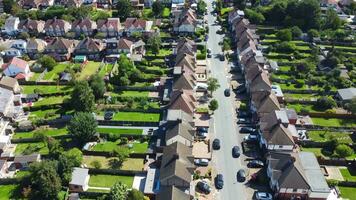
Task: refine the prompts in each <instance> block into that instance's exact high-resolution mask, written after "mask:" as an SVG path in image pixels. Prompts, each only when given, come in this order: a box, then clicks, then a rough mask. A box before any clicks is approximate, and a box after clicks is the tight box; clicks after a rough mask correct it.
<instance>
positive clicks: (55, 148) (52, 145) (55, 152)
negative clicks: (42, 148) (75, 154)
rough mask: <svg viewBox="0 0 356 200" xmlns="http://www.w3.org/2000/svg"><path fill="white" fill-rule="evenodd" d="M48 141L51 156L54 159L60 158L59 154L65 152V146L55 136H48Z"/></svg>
mask: <svg viewBox="0 0 356 200" xmlns="http://www.w3.org/2000/svg"><path fill="white" fill-rule="evenodd" d="M46 143H47V148H48V152H49V153H48V155H49V157H50V158H52V159H54V160H56V159H58V157H59V155H60V154H62V152H63V148H62V146H61V144H60V143H59V141H58V140H56V139H54V138H53V137H47V141H46Z"/></svg>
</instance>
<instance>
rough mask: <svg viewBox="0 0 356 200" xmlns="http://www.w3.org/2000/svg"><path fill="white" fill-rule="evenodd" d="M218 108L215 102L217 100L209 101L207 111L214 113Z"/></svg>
mask: <svg viewBox="0 0 356 200" xmlns="http://www.w3.org/2000/svg"><path fill="white" fill-rule="evenodd" d="M218 107H219V104H218V101H217V100H215V99H213V100H211V101H210V103H209V109H210V110H211V111H213V112H214V111H215V110H217V109H218Z"/></svg>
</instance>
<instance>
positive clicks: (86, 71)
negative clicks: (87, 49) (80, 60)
mask: <svg viewBox="0 0 356 200" xmlns="http://www.w3.org/2000/svg"><path fill="white" fill-rule="evenodd" d="M99 67H100V62H93V61H89V62H88V64H86V65H85V66H84V68H83V69H82V71H81V72H80V74H79V77H78V79H79V80H86V79H88V78H89V77H90V76H91V75H93V74H95V73H96V72H97V71H98V69H99Z"/></svg>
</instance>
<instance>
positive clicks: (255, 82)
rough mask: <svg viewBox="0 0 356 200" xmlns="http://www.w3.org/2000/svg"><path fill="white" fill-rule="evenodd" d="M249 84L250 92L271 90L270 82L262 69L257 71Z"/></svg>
mask: <svg viewBox="0 0 356 200" xmlns="http://www.w3.org/2000/svg"><path fill="white" fill-rule="evenodd" d="M249 86H250V93H256V92H263V91H267V90H268V91H269V90H271V86H272V85H271V82H270V80H269V77H268V73H267V72H266V71H264V70H259V71H257V75H256V76H255V77H253V78H252V81H251V84H249Z"/></svg>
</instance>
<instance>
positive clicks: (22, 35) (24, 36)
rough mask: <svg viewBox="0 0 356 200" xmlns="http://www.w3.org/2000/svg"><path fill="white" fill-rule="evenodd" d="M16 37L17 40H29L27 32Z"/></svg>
mask: <svg viewBox="0 0 356 200" xmlns="http://www.w3.org/2000/svg"><path fill="white" fill-rule="evenodd" d="M18 37H19V39H23V40H27V39H28V38H30V34H28V33H27V32H21V33H20V34H19V36H18Z"/></svg>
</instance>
